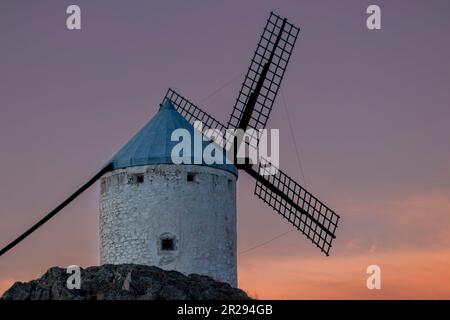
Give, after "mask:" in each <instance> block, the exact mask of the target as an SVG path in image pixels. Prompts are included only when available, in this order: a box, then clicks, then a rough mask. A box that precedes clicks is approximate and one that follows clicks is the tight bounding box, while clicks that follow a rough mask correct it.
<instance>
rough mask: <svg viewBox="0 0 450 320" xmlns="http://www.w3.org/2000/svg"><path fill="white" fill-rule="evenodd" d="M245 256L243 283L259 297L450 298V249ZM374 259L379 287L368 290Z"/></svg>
mask: <svg viewBox="0 0 450 320" xmlns="http://www.w3.org/2000/svg"><path fill="white" fill-rule="evenodd" d="M242 260H243V261H241V266H240V272H239V286H240V287H241V288H243V289H244V290H247V292H248V293H249V294H250V295H252V296H253V297H257V298H260V299H450V250H446V251H436V252H405V253H394V252H392V253H387V254H367V255H361V256H354V257H334V258H333V257H329V258H322V257H318V258H286V259H277V260H269V261H268V260H267V258H264V259H258V257H255V256H252V257H251V258H249V259H247V258H245V259H242ZM371 264H376V265H379V266H380V268H381V279H382V281H381V289H380V290H369V289H367V286H366V281H367V278H368V276H369V275H368V274H366V269H367V266H369V265H371Z"/></svg>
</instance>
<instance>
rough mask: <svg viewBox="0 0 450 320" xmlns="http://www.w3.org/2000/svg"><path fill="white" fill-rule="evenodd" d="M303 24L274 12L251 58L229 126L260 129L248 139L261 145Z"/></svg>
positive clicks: (255, 145)
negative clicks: (295, 23) (261, 130)
mask: <svg viewBox="0 0 450 320" xmlns="http://www.w3.org/2000/svg"><path fill="white" fill-rule="evenodd" d="M299 32H300V28H298V27H296V26H294V25H293V24H292V23H290V22H288V21H287V19H286V18H282V17H280V16H278V15H276V14H275V13H273V12H271V13H270V16H269V18H268V20H267V22H266V26H265V27H264V30H263V33H262V34H261V37H260V40H259V42H258V44H257V47H256V50H255V52H254V54H253V58H252V59H251V62H250V66H249V68H248V70H247V74H246V76H245V78H244V82H243V83H242V87H241V89H240V91H239V94H238V97H237V99H236V102H235V105H234V107H233V111H232V113H231V115H230V119H229V120H228V127H229V128H233V127H234V128H240V129H243V130H246V129H247V127H250V128H253V129H256V131H255V132H254V134H253V135H252V137H251V139H250V141H249V142H248V143H249V144H250V145H251V146H252V147H257V145H258V142H259V138H260V135H259V133H258V131H257V129H262V128H265V126H266V124H267V121H268V118H269V116H270V113H271V111H272V108H273V104H274V102H275V98H276V96H277V93H278V90H279V88H280V85H281V81H282V80H283V77H284V73H285V71H286V68H287V65H288V62H289V59H290V57H291V54H292V51H293V49H294V46H295V42H296V40H297V37H298V34H299Z"/></svg>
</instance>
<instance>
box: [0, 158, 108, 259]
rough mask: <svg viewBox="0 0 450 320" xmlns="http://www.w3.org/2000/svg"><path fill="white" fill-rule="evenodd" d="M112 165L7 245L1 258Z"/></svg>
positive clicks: (0, 253) (104, 168) (105, 171)
mask: <svg viewBox="0 0 450 320" xmlns="http://www.w3.org/2000/svg"><path fill="white" fill-rule="evenodd" d="M111 168H112V165H111V164H109V165H106V166H105V167H103V169H101V170H100V171H99V172H98V173H97V174H96V175H95V176H93V177H92V178H91V179H90V180H88V181H87V182H86V183H85V184H84V185H83V186H81V187H80V188H79V189H78V190H77V191H75V192H74V193H73V194H72V195H71V196H70V197H68V198H67V199H66V200H64V201H63V202H62V203H61V204H60V205H59V206H57V207H56V208H55V209H53V210H52V211H50V212H49V213H47V214H46V215H45V216H44V217H43V218H42V219H41V220H39V221H38V222H36V223H35V224H34V225H33V226H32V227H31V228H29V229H28V230H27V231H25V232H24V233H22V234H21V235H20V236H19V237H17V238H16V239H15V240H14V241H11V242H10V243H9V244H8V245H6V246H5V247H4V248H3V249H1V250H0V256H2V255H4V254H5V253H6V252H8V251H9V250H11V249H12V248H14V247H15V246H16V245H18V244H19V243H20V242H21V241H22V240H24V239H25V238H26V237H28V236H29V235H30V234H32V233H33V232H34V231H36V230H37V229H39V228H40V227H42V225H44V224H45V223H46V222H47V221H49V220H50V219H51V218H53V217H54V216H55V215H56V214H58V213H59V212H60V211H61V210H62V209H64V208H65V207H66V206H67V205H69V204H70V203H71V202H72V201H73V200H75V199H76V198H78V196H80V195H81V194H82V193H83V192H84V191H86V190H87V189H88V188H89V187H90V186H92V185H93V184H94V183H95V182H96V181H97V180H98V179H100V177H101V176H103V175H104V174H105V173H107V172H108V171H110V170H111Z"/></svg>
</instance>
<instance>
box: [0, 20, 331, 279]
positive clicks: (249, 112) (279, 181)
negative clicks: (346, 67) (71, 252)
mask: <svg viewBox="0 0 450 320" xmlns="http://www.w3.org/2000/svg"><path fill="white" fill-rule="evenodd" d="M298 33H299V28H297V27H296V26H294V25H293V24H291V23H290V22H288V21H287V19H286V18H282V17H280V16H278V15H276V14H275V13H273V12H272V13H270V16H269V18H268V20H267V22H266V25H265V27H264V30H263V32H262V34H261V37H260V39H259V42H258V45H257V48H256V50H255V52H254V55H253V58H252V60H251V63H250V66H249V68H248V70H247V73H246V76H245V79H244V82H243V84H242V87H241V89H240V91H239V94H238V97H237V99H236V102H235V105H234V108H233V110H232V112H231V116H230V119H229V120H228V123H227V125H224V124H222V123H221V122H219V121H218V120H216V119H215V118H214V117H212V116H210V115H209V114H208V113H206V112H205V111H203V110H202V109H200V108H199V107H198V106H196V105H194V104H193V103H191V102H190V101H189V100H187V99H186V98H185V97H183V96H181V95H180V94H179V93H177V92H176V91H174V90H172V89H168V91H167V93H166V95H165V97H164V99H163V102H162V104H161V107H160V109H159V111H158V113H157V114H156V115H155V117H154V118H153V119H151V120H150V121H149V122H148V123H147V125H146V126H145V127H144V128H143V129H141V131H139V132H138V133H137V134H136V135H135V136H134V137H133V138H132V139H131V140H130V141H129V142H128V143H127V144H126V145H125V146H124V147H123V148H122V149H121V150H120V151H119V152H118V153H117V154H116V155H115V156H114V157H113V158H112V159H111V160H110V161H108V162H107V164H106V165H105V166H103V168H102V169H101V170H100V171H99V172H98V173H97V174H96V175H94V176H93V177H92V178H91V179H90V180H89V181H87V182H86V183H85V184H84V185H83V186H81V187H80V188H79V189H78V190H77V191H75V192H74V193H73V194H72V195H71V196H70V197H68V198H67V199H66V200H65V201H63V202H62V203H61V204H60V205H58V206H57V207H56V208H55V209H54V210H53V211H51V212H49V213H48V214H47V215H45V216H44V218H42V219H41V220H40V221H38V222H37V223H36V224H35V225H33V226H32V227H31V228H30V229H28V230H27V231H26V232H24V233H23V234H22V235H20V236H19V237H18V238H17V239H15V240H14V241H12V242H11V243H9V244H8V245H7V246H6V247H4V248H3V249H2V250H1V251H0V256H1V255H3V254H5V253H6V252H7V251H9V250H10V249H12V248H13V247H14V246H16V245H17V244H18V243H19V242H21V241H22V240H24V239H25V238H26V237H28V236H29V235H30V234H31V233H33V232H34V231H35V230H37V229H38V228H39V227H40V226H42V225H43V224H44V223H46V222H47V221H48V220H50V219H51V218H52V217H53V216H55V215H56V214H57V213H58V212H60V211H61V210H62V209H63V208H64V207H65V206H67V205H68V204H69V203H71V202H72V201H73V200H75V199H76V198H77V197H78V196H79V195H80V194H81V193H83V192H84V191H85V190H86V189H88V188H89V187H90V186H92V185H93V184H94V183H95V182H96V181H97V180H101V188H100V189H101V196H100V239H101V250H100V252H101V262H102V263H144V264H157V265H159V266H161V267H163V268H166V269H175V270H179V271H182V272H186V273H203V274H208V275H211V276H213V277H215V278H217V279H219V280H223V281H226V282H229V283H231V284H232V285H236V283H237V276H236V263H237V262H236V206H235V201H236V198H235V193H236V188H235V184H236V180H237V172H238V169H239V170H240V171H243V172H246V173H247V174H249V175H250V176H251V177H252V178H254V179H255V181H256V183H255V190H254V193H255V195H256V196H257V197H258V198H259V199H261V200H262V201H263V202H265V203H266V204H267V205H268V206H269V207H271V208H273V210H274V211H276V212H277V213H278V214H280V215H281V216H282V217H283V218H284V219H286V220H287V221H289V222H290V223H291V224H292V225H293V226H294V227H295V228H296V229H298V230H299V231H300V232H301V233H303V234H304V235H305V236H306V237H307V238H308V239H309V240H310V241H311V242H312V243H313V244H315V245H316V246H317V247H318V248H319V249H320V250H321V252H323V253H324V254H326V255H329V252H330V249H331V246H332V241H333V240H334V239H335V231H336V228H337V226H338V221H339V216H338V215H337V214H336V213H335V212H334V211H333V210H331V209H330V208H329V207H328V206H326V205H325V204H324V203H323V202H322V201H320V200H319V199H317V198H316V197H315V196H313V195H312V194H311V193H310V192H308V191H307V190H306V189H305V188H303V187H302V186H301V185H300V184H299V183H297V182H296V181H295V180H293V179H292V178H290V177H289V176H288V175H287V174H286V173H284V172H283V171H281V170H277V172H276V174H264V173H265V172H264V171H265V170H267V167H265V166H264V165H263V163H261V162H260V163H259V164H256V165H254V164H251V163H244V164H237V165H236V166H234V165H228V164H225V165H209V166H193V165H184V164H181V165H180V164H178V165H175V164H173V163H172V162H171V159H170V157H169V154H168V150H170V148H171V147H172V146H173V143H172V142H169V141H168V140H170V138H169V136H168V133H169V132H170V130H173V129H176V128H180V127H181V128H184V129H186V130H188V131H190V132H194V130H197V129H196V128H194V126H195V125H196V123H197V121H201V122H202V124H203V132H206V131H207V130H208V129H216V130H217V131H222V132H223V131H225V130H226V129H227V128H238V129H242V130H246V129H248V128H251V129H255V130H254V132H255V134H254V135H252V136H251V137H250V139H248V140H240V139H238V138H237V137H236V136H235V137H233V143H234V144H237V146H236V149H237V147H238V146H239V145H241V144H248V145H249V146H250V147H257V146H258V143H259V140H260V136H259V134H258V129H262V128H265V126H266V124H267V121H268V119H269V116H270V113H271V111H272V107H273V104H274V101H275V98H276V96H277V93H278V90H279V88H280V85H281V81H282V79H283V76H284V73H285V70H286V67H287V64H288V62H289V59H290V56H291V53H292V50H293V48H294V45H295V42H296V39H297V36H298ZM209 138H211V139H212V138H213V137H209ZM216 142H217V141H216ZM225 142H230V141H223V142H222V143H218V144H219V145H220V146H222V147H223V148H224V152H226V151H227V150H226V147H225V145H226V143H225ZM217 188H219V189H220V190H221V191H222V196H221V197H220V198H218V197H213V196H212V194H213V192H211V191H212V190H216V189H217ZM166 231H167V232H166Z"/></svg>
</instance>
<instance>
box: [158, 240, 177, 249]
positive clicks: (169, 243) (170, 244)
mask: <svg viewBox="0 0 450 320" xmlns="http://www.w3.org/2000/svg"><path fill="white" fill-rule="evenodd" d="M161 250H163V251H173V250H175V244H174V241H173V239H161Z"/></svg>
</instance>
